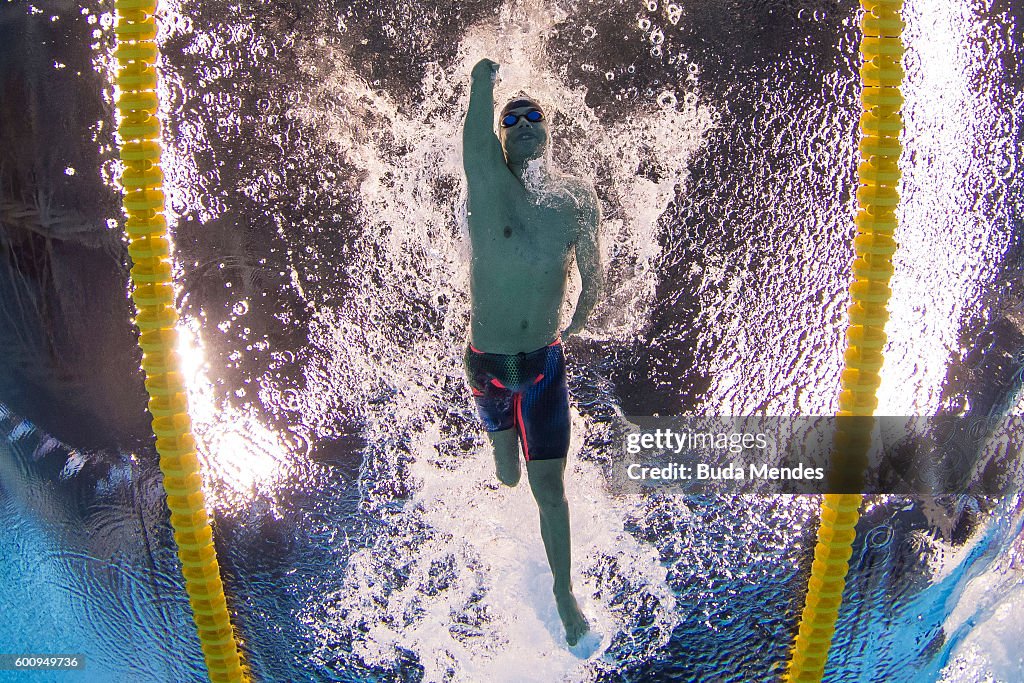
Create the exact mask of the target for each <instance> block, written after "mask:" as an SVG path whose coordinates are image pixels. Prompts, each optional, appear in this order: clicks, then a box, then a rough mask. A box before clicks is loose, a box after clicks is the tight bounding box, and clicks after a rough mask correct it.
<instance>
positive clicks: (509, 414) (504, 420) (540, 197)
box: [462, 59, 602, 645]
mask: <svg viewBox="0 0 1024 683" xmlns="http://www.w3.org/2000/svg"><path fill="white" fill-rule="evenodd" d="M497 73H498V65H497V64H496V63H494V62H492V61H491V60H489V59H483V60H480V62H478V63H477V64H476V66H474V67H473V72H472V87H471V90H470V98H469V112H468V113H467V115H466V124H465V127H464V129H463V138H462V139H463V164H464V168H465V171H466V179H467V183H468V190H469V192H468V195H469V196H468V205H467V218H468V223H469V234H470V242H471V246H472V253H473V256H472V265H471V275H470V278H471V280H470V291H471V298H472V319H471V322H470V339H469V343H468V344H467V347H466V352H465V364H466V373H467V376H468V379H469V384H470V389H471V391H472V394H473V397H474V399H475V401H476V404H477V408H478V411H479V413H480V417H481V419H482V421H483V423H484V426H485V428H486V430H487V436H488V438H489V440H490V442H491V445H492V446H493V447H494V460H495V466H496V469H497V476H498V479H499V480H500V481H501V482H502V483H504V484H506V485H508V486H515V485H516V484H517V483H518V482H519V478H520V460H519V452H520V448H521V449H522V453H523V457H524V458H525V461H526V471H527V476H528V478H529V482H530V489H531V490H532V491H533V495H534V498H535V499H536V501H537V505H538V507H539V508H540V528H541V536H542V537H543V539H544V548H545V551H546V552H547V558H548V564H549V565H550V566H551V572H552V574H553V575H554V594H555V601H556V603H557V605H558V613H559V616H560V617H561V619H562V623H563V625H564V626H565V637H566V641H567V642H568V643H569V645H575V644H576V643H577V642H578V641H579V639H580V637H581V636H582V635H583V634H584V633H586V632H587V630H588V628H589V626H588V624H587V620H586V618H585V617H584V616H583V613H582V612H581V611H580V608H579V605H578V604H577V603H576V598H575V597H574V596H573V592H572V581H571V577H570V573H571V556H570V535H569V508H568V504H567V502H566V499H565V493H564V488H563V473H564V471H565V462H566V455H567V454H568V450H569V428H570V420H569V392H568V388H567V386H566V379H565V357H564V355H563V353H562V343H561V341H562V337H567V336H569V335H571V334H576V333H578V332H580V331H581V330H582V329H583V327H584V325H585V324H586V322H587V317H588V316H589V315H590V312H591V310H593V308H594V304H595V303H596V302H597V299H598V294H599V292H600V291H601V287H602V273H601V264H600V256H599V254H600V251H599V245H598V224H599V222H600V208H599V204H598V200H597V195H596V194H595V193H594V189H593V187H592V186H591V185H590V184H589V183H586V182H584V181H582V180H580V179H578V178H572V177H569V176H563V175H559V174H556V173H555V172H554V171H553V169H552V168H551V164H550V162H549V155H548V154H547V152H548V150H549V134H548V130H549V129H548V125H549V122H548V120H547V118H546V117H545V116H544V111H543V109H542V108H541V106H540V105H539V104H538V103H537V102H534V101H533V100H531V99H529V98H527V97H525V96H524V97H520V98H516V99H513V100H512V101H510V102H509V103H508V104H506V105H505V107H504V108H503V109H502V111H501V117H500V120H499V134H498V135H495V132H494V82H495V80H496V78H497ZM574 256H575V261H576V264H577V266H578V267H579V272H580V277H581V279H582V285H583V288H582V291H581V293H580V297H579V301H578V303H577V305H576V310H575V313H574V315H573V317H572V320H571V322H570V323H569V326H568V327H566V328H565V329H564V330H561V332H560V331H559V327H560V326H559V323H560V320H559V312H560V309H561V305H562V301H563V300H564V298H565V288H566V283H567V280H568V277H569V269H570V268H571V266H572V263H573V257H574Z"/></svg>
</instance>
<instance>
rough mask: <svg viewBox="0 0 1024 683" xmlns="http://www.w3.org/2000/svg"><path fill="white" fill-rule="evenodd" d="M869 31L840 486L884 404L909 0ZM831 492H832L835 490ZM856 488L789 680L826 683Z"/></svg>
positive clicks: (880, 9)
mask: <svg viewBox="0 0 1024 683" xmlns="http://www.w3.org/2000/svg"><path fill="white" fill-rule="evenodd" d="M861 7H862V8H863V9H864V14H863V16H862V18H861V28H862V30H863V37H862V39H861V44H860V52H861V56H862V57H863V64H862V65H861V69H860V74H861V83H862V85H863V89H862V92H861V103H862V105H863V114H862V116H861V119H860V130H861V141H860V154H861V161H860V165H859V167H858V175H859V180H860V184H861V186H860V188H859V189H858V191H857V201H858V203H859V204H860V211H859V212H858V214H857V237H856V238H855V240H854V249H855V251H856V259H855V260H854V262H853V274H854V281H853V284H852V285H851V286H850V298H851V304H850V307H849V308H848V309H847V310H848V312H849V315H850V327H849V330H848V331H847V333H846V339H847V349H846V354H845V368H844V370H843V374H842V387H843V391H842V393H841V394H840V397H839V413H838V417H837V430H836V436H835V441H834V446H833V460H832V463H831V472H830V482H831V484H833V485H835V486H836V489H838V490H843V491H854V490H860V485H861V481H862V480H863V475H864V470H865V468H866V466H867V453H868V447H869V446H870V444H871V430H872V427H873V426H874V417H873V415H874V412H875V408H876V407H877V406H878V399H877V398H876V396H875V393H876V391H877V390H878V385H879V383H880V378H879V375H878V372H879V370H881V368H882V348H883V347H884V346H885V340H886V336H885V323H886V321H887V320H888V319H889V313H888V311H887V310H886V304H887V303H888V301H889V296H890V294H891V290H890V289H889V279H890V278H891V277H892V255H893V253H895V251H896V242H895V241H894V240H893V233H894V231H895V230H896V207H897V205H898V204H899V194H898V193H897V191H896V186H897V183H898V182H899V179H900V170H899V165H898V162H899V157H900V150H901V145H900V141H899V136H900V132H901V131H902V130H903V120H902V118H901V117H900V113H899V112H900V108H901V107H902V105H903V96H902V95H901V94H900V85H901V84H902V82H903V69H902V67H901V66H900V59H901V57H902V56H903V41H902V38H901V34H902V32H903V27H904V22H903V19H902V17H901V15H900V13H901V11H902V9H903V0H861ZM836 489H833V490H836ZM861 500H862V497H861V495H860V494H859V493H853V494H829V495H826V496H825V497H824V500H823V502H822V505H821V525H820V527H819V529H818V542H817V545H816V546H815V549H814V563H813V564H812V566H811V578H810V581H809V582H808V586H807V599H806V601H805V603H804V609H803V614H802V615H801V618H800V629H799V632H798V634H797V637H796V642H795V643H794V645H793V650H792V656H791V659H790V663H789V669H788V671H787V672H786V680H790V681H820V680H821V678H822V676H823V675H824V672H825V662H826V661H827V659H828V651H829V647H830V646H831V644H832V635H833V633H834V632H835V626H836V619H837V618H838V616H839V604H840V602H841V601H842V595H843V588H844V586H845V585H846V573H847V571H848V570H849V560H850V556H851V555H852V553H853V539H854V535H855V531H854V527H855V526H856V525H857V520H858V518H859V517H860V513H859V508H860V504H861Z"/></svg>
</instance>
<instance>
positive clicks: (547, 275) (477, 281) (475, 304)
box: [467, 168, 580, 353]
mask: <svg viewBox="0 0 1024 683" xmlns="http://www.w3.org/2000/svg"><path fill="white" fill-rule="evenodd" d="M503 171H504V172H503V173H502V172H500V171H499V172H498V173H493V174H487V175H488V176H491V177H489V178H479V177H477V178H469V182H468V185H469V201H468V206H467V213H468V216H467V218H468V222H469V234H470V242H471V245H472V250H473V257H472V264H471V266H470V295H471V299H472V321H471V325H470V328H471V329H470V335H471V341H472V343H473V345H474V346H476V347H477V348H479V349H481V350H482V351H487V352H490V353H519V352H528V351H533V350H535V349H538V348H540V347H542V346H545V345H546V344H549V343H550V342H551V341H553V340H554V339H555V337H556V336H557V335H558V332H559V327H558V325H559V312H560V310H561V307H562V303H563V301H564V299H565V287H566V281H567V279H568V273H569V267H570V265H571V263H572V260H571V259H572V253H573V245H574V244H575V242H576V239H577V236H578V233H579V230H580V217H579V211H578V209H577V207H576V203H575V202H574V201H573V200H572V197H571V196H570V194H569V192H567V191H565V190H563V191H562V192H560V193H558V194H555V195H553V196H550V197H548V198H545V201H544V202H543V203H538V202H536V201H534V200H533V199H532V198H531V196H530V195H529V194H528V191H527V190H526V188H525V187H523V185H522V183H521V182H520V181H519V180H518V178H516V177H515V176H514V175H513V174H512V173H511V172H510V171H508V170H507V168H506V169H503ZM494 176H497V177H494Z"/></svg>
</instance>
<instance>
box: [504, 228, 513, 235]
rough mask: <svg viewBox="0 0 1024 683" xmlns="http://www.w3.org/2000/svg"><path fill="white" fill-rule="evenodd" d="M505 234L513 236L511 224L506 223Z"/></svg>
mask: <svg viewBox="0 0 1024 683" xmlns="http://www.w3.org/2000/svg"><path fill="white" fill-rule="evenodd" d="M504 235H505V237H511V236H512V228H510V227H509V226H507V225H506V226H505V230H504Z"/></svg>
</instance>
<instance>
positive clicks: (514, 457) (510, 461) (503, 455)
mask: <svg viewBox="0 0 1024 683" xmlns="http://www.w3.org/2000/svg"><path fill="white" fill-rule="evenodd" d="M487 438H488V439H489V440H490V442H491V446H493V447H494V468H495V470H496V471H497V474H498V481H500V482H501V483H502V484H504V485H505V486H515V485H516V484H518V483H519V477H520V476H521V472H520V469H519V438H518V436H517V435H516V430H515V429H503V430H501V431H500V432H487Z"/></svg>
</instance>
